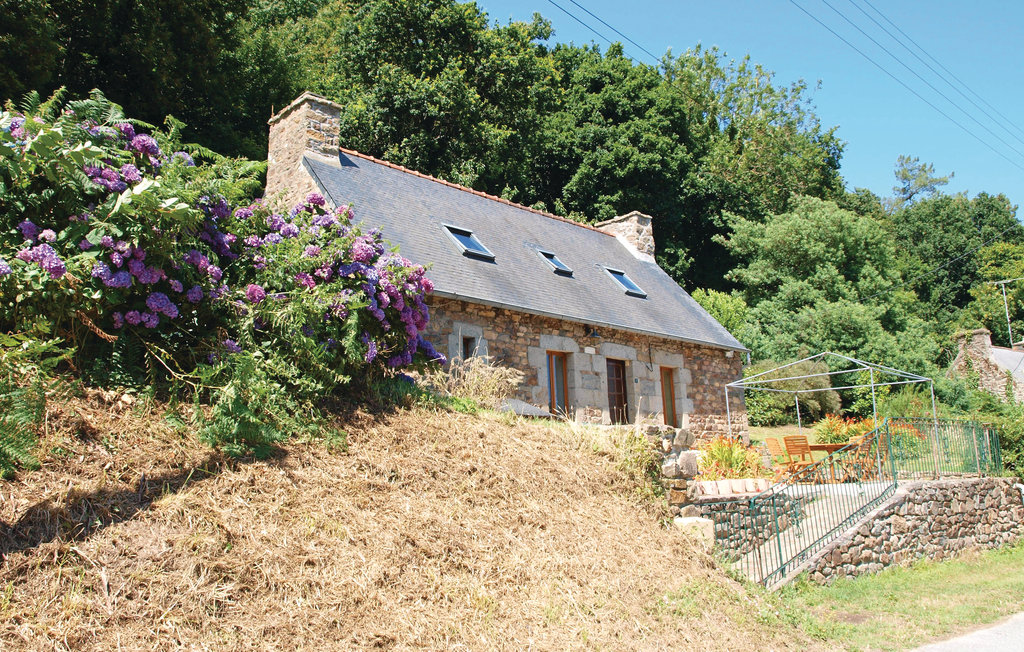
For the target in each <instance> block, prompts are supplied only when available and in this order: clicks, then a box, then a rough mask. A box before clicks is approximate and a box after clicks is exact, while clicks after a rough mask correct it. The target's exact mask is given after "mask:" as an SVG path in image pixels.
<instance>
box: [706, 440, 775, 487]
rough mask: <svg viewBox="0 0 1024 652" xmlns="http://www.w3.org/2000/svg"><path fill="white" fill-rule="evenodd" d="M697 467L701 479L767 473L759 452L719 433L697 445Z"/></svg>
mask: <svg viewBox="0 0 1024 652" xmlns="http://www.w3.org/2000/svg"><path fill="white" fill-rule="evenodd" d="M697 469H698V471H700V477H701V479H702V480H728V479H733V478H761V477H765V476H766V475H767V474H768V471H767V469H765V468H764V465H763V464H762V461H761V453H760V452H758V451H757V450H756V449H754V448H752V447H748V446H744V445H743V442H741V441H736V440H733V439H729V438H728V437H723V436H721V435H719V436H718V437H715V438H714V439H712V440H710V441H708V442H705V443H702V444H701V445H700V446H699V447H698V455H697Z"/></svg>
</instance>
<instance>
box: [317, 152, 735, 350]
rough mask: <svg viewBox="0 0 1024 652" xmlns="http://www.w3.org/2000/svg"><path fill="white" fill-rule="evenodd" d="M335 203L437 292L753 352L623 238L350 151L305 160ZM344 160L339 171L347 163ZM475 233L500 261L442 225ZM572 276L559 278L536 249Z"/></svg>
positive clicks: (450, 296)
mask: <svg viewBox="0 0 1024 652" xmlns="http://www.w3.org/2000/svg"><path fill="white" fill-rule="evenodd" d="M302 163H303V165H304V166H305V168H306V169H307V170H308V171H309V173H310V174H311V176H312V177H313V179H314V181H315V182H316V184H317V185H318V186H319V188H320V190H321V192H322V193H323V194H324V195H325V196H326V197H327V199H328V200H329V201H330V202H331V203H333V204H334V205H335V206H339V205H346V204H352V205H353V208H354V210H355V219H356V220H357V221H361V222H363V223H364V224H365V225H366V226H368V227H371V228H372V227H375V226H377V227H380V228H381V229H382V231H383V234H384V237H385V238H386V239H387V240H389V241H391V242H392V243H394V244H397V245H398V246H399V248H400V251H401V253H402V255H403V256H405V257H406V258H408V259H410V260H412V261H413V262H416V263H420V264H423V265H427V264H429V265H430V269H429V272H428V276H429V277H430V279H431V280H432V281H433V282H434V286H435V294H436V295H438V296H441V297H448V298H456V299H462V300H465V301H470V302H476V303H481V304H485V305H491V306H496V307H502V308H508V309H512V310H519V311H523V312H528V313H533V314H537V315H544V316H550V317H555V318H558V319H567V320H570V321H576V322H581V323H584V324H590V325H596V326H610V327H613V328H617V329H622V330H627V331H634V332H639V333H645V334H650V335H656V336H661V337H667V338H670V339H676V340H683V341H687V342H693V343H699V344H707V345H711V346H715V347H720V348H725V349H734V350H739V351H745V350H746V349H745V347H744V346H743V345H742V344H740V342H739V341H738V340H736V338H734V337H733V336H732V335H731V334H730V333H729V332H728V331H727V330H726V329H725V328H724V327H722V325H721V324H719V323H718V322H717V321H715V319H714V318H712V317H711V315H709V314H708V313H707V312H706V311H705V310H704V309H703V308H702V307H701V306H700V305H699V304H698V303H697V302H696V301H694V300H693V298H691V297H690V295H688V294H687V293H686V292H685V291H684V290H683V289H682V288H680V287H679V285H678V284H676V283H675V281H673V280H672V279H671V278H670V277H669V276H668V274H666V273H665V272H664V271H663V270H662V269H661V268H660V267H658V266H657V265H656V264H654V263H650V262H645V261H642V260H639V259H638V258H636V257H635V256H634V255H633V254H632V253H631V252H630V251H629V250H628V249H626V247H625V246H623V245H622V244H621V243H620V242H619V241H618V240H617V239H616V238H615V237H614V236H611V235H608V234H606V233H604V232H602V231H599V230H597V229H594V228H593V227H589V226H584V225H581V224H578V223H576V222H571V221H569V220H566V219H564V218H560V217H556V216H553V215H548V214H546V213H543V212H541V211H536V210H534V209H530V208H527V207H525V206H519V205H517V204H512V203H511V202H508V201H506V200H503V199H500V198H497V197H492V196H490V195H485V194H483V193H480V192H478V191H474V190H471V189H468V188H463V187H462V186H457V185H455V184H451V183H448V182H445V181H441V180H439V179H434V178H433V177H428V176H426V175H422V174H420V173H417V172H413V171H411V170H407V169H405V168H402V167H399V166H396V165H393V164H390V163H387V162H385V161H380V160H378V159H374V158H372V157H368V156H365V155H362V154H359V153H357V152H352V151H350V150H342V151H341V152H339V155H338V159H337V161H335V160H333V159H327V158H321V157H319V156H314V155H306V156H304V157H303V161H302ZM339 163H340V165H339ZM445 224H448V225H452V226H456V227H460V228H463V229H468V230H470V231H472V232H473V234H474V235H475V236H477V238H478V239H479V240H480V242H482V243H483V244H484V246H485V247H487V248H488V249H489V250H490V251H491V252H492V253H493V254H494V260H482V259H480V258H474V257H470V256H467V255H464V254H463V253H462V252H461V251H460V249H459V248H458V247H457V245H456V244H455V243H454V242H453V240H452V238H451V237H450V236H449V235H448V233H447V231H446V230H445V229H444V228H443V225H445ZM538 249H542V250H545V251H550V252H553V253H554V254H555V255H556V256H558V258H559V259H561V260H562V261H563V262H564V263H565V264H566V265H568V266H569V267H570V268H572V270H573V275H572V276H571V277H567V276H564V275H560V274H556V273H554V271H553V270H552V268H551V266H550V265H549V264H548V263H547V262H546V261H545V260H544V259H543V258H542V257H541V256H540V255H539V254H538V253H537V250H538ZM603 266H607V267H610V268H613V269H617V270H621V271H623V272H625V273H626V274H627V275H628V276H629V277H630V278H631V279H632V280H633V281H634V282H635V283H636V284H638V285H639V286H640V287H641V288H642V289H643V290H644V291H645V292H646V293H647V297H646V298H639V297H635V296H629V295H627V294H626V293H625V292H624V291H623V290H622V288H621V287H620V286H619V285H618V284H617V283H616V282H615V281H614V280H613V279H612V278H611V277H610V276H609V274H608V273H607V272H606V271H605V269H604V267H603Z"/></svg>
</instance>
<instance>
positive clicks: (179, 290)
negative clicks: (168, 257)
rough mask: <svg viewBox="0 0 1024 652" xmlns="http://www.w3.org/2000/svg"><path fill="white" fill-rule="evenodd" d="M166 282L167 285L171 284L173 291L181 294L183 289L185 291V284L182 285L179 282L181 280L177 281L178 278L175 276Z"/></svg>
mask: <svg viewBox="0 0 1024 652" xmlns="http://www.w3.org/2000/svg"><path fill="white" fill-rule="evenodd" d="M167 283H168V285H170V286H171V289H172V290H174V291H175V292H177V293H178V294H181V293H182V292H184V291H185V286H183V285H182V284H181V281H179V280H178V279H176V278H172V279H171V280H170V281H168V282H167Z"/></svg>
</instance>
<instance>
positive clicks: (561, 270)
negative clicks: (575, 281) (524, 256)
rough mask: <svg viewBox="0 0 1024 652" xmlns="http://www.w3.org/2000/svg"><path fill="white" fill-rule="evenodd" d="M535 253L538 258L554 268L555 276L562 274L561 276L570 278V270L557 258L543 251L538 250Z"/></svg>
mask: <svg viewBox="0 0 1024 652" xmlns="http://www.w3.org/2000/svg"><path fill="white" fill-rule="evenodd" d="M537 253H538V254H540V257H541V258H543V259H544V260H545V261H547V263H548V265H551V267H553V268H554V270H555V273H556V274H562V275H563V276H572V268H571V267H569V266H568V265H566V264H565V263H563V262H562V261H561V260H559V258H558V256H556V255H555V254H553V253H551V252H550V251H544V250H542V249H538V250H537Z"/></svg>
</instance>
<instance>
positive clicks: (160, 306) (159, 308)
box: [146, 292, 178, 319]
mask: <svg viewBox="0 0 1024 652" xmlns="http://www.w3.org/2000/svg"><path fill="white" fill-rule="evenodd" d="M146 307H147V308H149V309H150V310H152V311H153V312H154V313H158V314H163V315H166V316H168V317H170V318H171V319H175V318H177V316H178V306H176V305H174V304H173V303H172V302H171V300H170V299H169V298H167V295H166V294H164V293H163V292H153V293H152V294H150V295H149V296H148V297H147V298H146Z"/></svg>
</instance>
